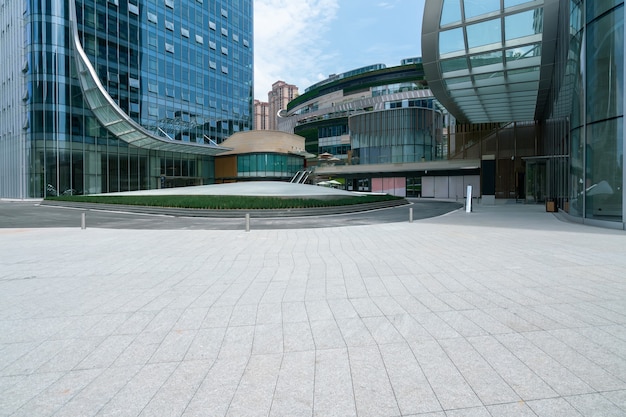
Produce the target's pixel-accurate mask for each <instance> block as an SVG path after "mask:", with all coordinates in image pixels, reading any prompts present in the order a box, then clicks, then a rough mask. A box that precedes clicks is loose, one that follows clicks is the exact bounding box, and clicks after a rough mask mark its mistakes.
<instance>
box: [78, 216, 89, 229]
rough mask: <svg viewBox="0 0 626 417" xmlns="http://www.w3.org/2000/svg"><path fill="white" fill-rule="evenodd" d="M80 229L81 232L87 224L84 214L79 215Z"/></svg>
mask: <svg viewBox="0 0 626 417" xmlns="http://www.w3.org/2000/svg"><path fill="white" fill-rule="evenodd" d="M80 228H81V229H83V230H85V229H86V228H87V223H86V221H85V213H81V214H80Z"/></svg>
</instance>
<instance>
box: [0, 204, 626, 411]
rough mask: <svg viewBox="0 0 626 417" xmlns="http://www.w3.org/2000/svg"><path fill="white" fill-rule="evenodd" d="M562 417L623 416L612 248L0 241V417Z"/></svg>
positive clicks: (496, 234)
mask: <svg viewBox="0 0 626 417" xmlns="http://www.w3.org/2000/svg"><path fill="white" fill-rule="evenodd" d="M580 415H582V416H602V417H607V416H624V415H626V233H624V232H622V231H613V230H606V229H600V228H593V227H588V226H582V225H577V224H571V223H567V222H563V221H561V220H559V219H558V218H557V217H556V216H555V215H553V214H550V213H545V212H544V211H543V210H542V208H541V207H539V206H523V205H502V206H493V207H482V206H478V207H477V208H476V211H475V212H474V213H471V214H467V213H464V212H463V211H457V212H454V213H451V214H449V215H446V216H442V217H438V218H434V219H428V220H420V221H416V222H413V223H408V222H405V223H389V224H379V225H373V226H353V227H343V228H321V229H308V230H307V229H298V230H252V231H251V232H248V233H246V232H245V231H216V230H196V231H190V230H179V231H176V230H111V229H96V228H87V230H80V228H78V227H77V228H72V229H69V228H59V229H49V228H48V229H2V230H0V416H26V417H33V416H55V417H62V416H72V417H75V416H289V417H294V416H342V417H344V416H360V417H364V416H376V417H378V416H430V417H443V416H450V417H462V416H463V417H469V416H477V417H481V416H493V417H496V416H497V417H500V416H546V417H558V416H567V417H570V416H580Z"/></svg>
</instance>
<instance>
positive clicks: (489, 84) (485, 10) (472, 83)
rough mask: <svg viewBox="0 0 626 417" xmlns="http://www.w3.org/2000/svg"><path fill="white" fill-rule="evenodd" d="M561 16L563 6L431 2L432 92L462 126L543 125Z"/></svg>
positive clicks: (426, 53)
mask: <svg viewBox="0 0 626 417" xmlns="http://www.w3.org/2000/svg"><path fill="white" fill-rule="evenodd" d="M557 14H558V0H531V1H529V0H429V1H427V2H426V7H425V10H424V23H423V36H422V52H423V63H424V71H425V73H426V78H427V79H428V85H429V87H430V88H431V90H432V91H433V93H434V94H435V96H436V97H437V98H438V99H439V101H441V102H442V103H443V105H444V106H445V107H446V108H447V109H448V110H449V111H450V113H452V114H453V115H454V116H455V117H456V118H457V119H458V120H459V121H461V122H472V123H485V122H508V121H526V120H535V119H537V118H538V117H537V116H538V115H540V114H541V112H542V110H543V104H542V103H543V102H544V101H545V98H546V96H547V94H548V89H549V85H550V77H551V74H552V66H553V57H554V53H553V50H554V39H555V37H556V21H557V19H556V17H557ZM544 20H545V21H548V22H554V24H552V25H548V27H545V26H544ZM553 32H554V33H553Z"/></svg>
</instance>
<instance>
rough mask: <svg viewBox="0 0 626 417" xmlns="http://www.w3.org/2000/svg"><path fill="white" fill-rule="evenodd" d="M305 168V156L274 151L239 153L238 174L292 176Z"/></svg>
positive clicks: (266, 176)
mask: <svg viewBox="0 0 626 417" xmlns="http://www.w3.org/2000/svg"><path fill="white" fill-rule="evenodd" d="M303 168H304V158H302V157H299V156H290V155H282V154H273V153H257V154H246V155H237V176H238V177H255V178H272V177H273V178H291V177H293V175H294V174H295V173H296V172H298V171H300V170H301V169H303Z"/></svg>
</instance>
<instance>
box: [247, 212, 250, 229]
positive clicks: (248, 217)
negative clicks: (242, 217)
mask: <svg viewBox="0 0 626 417" xmlns="http://www.w3.org/2000/svg"><path fill="white" fill-rule="evenodd" d="M249 231H250V213H246V232H249Z"/></svg>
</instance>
